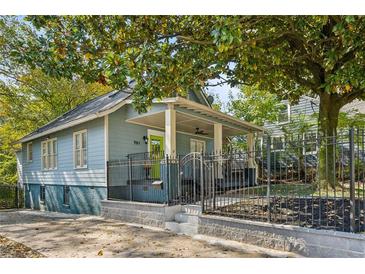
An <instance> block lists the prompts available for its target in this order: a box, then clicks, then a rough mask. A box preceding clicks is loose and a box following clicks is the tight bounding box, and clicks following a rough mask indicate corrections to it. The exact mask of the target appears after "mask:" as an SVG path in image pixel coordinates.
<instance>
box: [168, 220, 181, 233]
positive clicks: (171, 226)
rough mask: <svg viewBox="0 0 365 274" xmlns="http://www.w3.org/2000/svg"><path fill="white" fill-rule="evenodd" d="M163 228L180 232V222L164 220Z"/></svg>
mask: <svg viewBox="0 0 365 274" xmlns="http://www.w3.org/2000/svg"><path fill="white" fill-rule="evenodd" d="M165 229H167V230H170V231H172V232H175V233H180V224H179V223H177V222H165Z"/></svg>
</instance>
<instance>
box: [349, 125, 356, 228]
mask: <svg viewBox="0 0 365 274" xmlns="http://www.w3.org/2000/svg"><path fill="white" fill-rule="evenodd" d="M349 142H350V231H351V232H355V146H354V145H355V144H354V128H350V131H349Z"/></svg>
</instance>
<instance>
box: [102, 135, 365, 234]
mask: <svg viewBox="0 0 365 274" xmlns="http://www.w3.org/2000/svg"><path fill="white" fill-rule="evenodd" d="M107 166H108V199H121V200H130V201H138V202H151V203H165V204H170V205H172V204H200V205H201V206H202V209H203V212H204V213H206V214H217V215H223V216H230V217H234V218H242V219H247V220H256V221H263V222H271V223H278V224H290V225H296V226H303V227H311V228H317V229H331V230H338V231H346V232H363V231H365V211H364V210H365V131H364V130H360V129H350V130H348V131H345V132H341V133H338V134H337V135H336V136H331V137H319V136H318V134H316V133H307V134H305V135H302V136H295V137H294V136H291V137H288V138H272V137H269V136H264V137H263V138H262V140H260V141H259V142H258V143H257V144H256V146H255V150H254V151H249V152H247V151H229V152H225V153H220V154H213V155H202V154H200V153H190V154H188V155H184V156H178V157H176V158H174V159H171V158H169V157H167V156H164V155H163V154H162V153H161V154H157V155H156V153H154V154H150V153H143V154H134V155H129V157H128V158H127V159H124V160H117V161H109V162H108V165H107Z"/></svg>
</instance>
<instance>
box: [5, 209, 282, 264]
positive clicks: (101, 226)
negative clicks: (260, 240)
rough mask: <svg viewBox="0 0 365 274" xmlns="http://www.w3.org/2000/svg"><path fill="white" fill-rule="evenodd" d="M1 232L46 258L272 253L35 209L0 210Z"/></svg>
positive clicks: (226, 255) (103, 220)
mask: <svg viewBox="0 0 365 274" xmlns="http://www.w3.org/2000/svg"><path fill="white" fill-rule="evenodd" d="M0 235H1V236H4V237H6V238H8V239H9V240H13V241H16V242H18V243H21V244H24V245H25V246H27V247H29V248H31V249H32V250H34V251H35V252H39V253H40V254H42V255H44V256H46V257H79V258H80V257H181V258H183V257H185V258H186V257H188V258H192V257H202V258H207V257H221V258H223V257H230V258H232V257H236V258H237V257H251V258H252V257H270V256H272V253H271V254H270V252H262V249H255V248H247V249H246V250H245V249H240V250H238V249H237V248H227V247H223V246H221V245H212V244H209V243H208V242H206V241H202V240H194V239H192V238H190V237H188V236H183V235H176V234H173V233H170V232H167V231H164V230H161V229H153V228H143V227H141V226H138V225H130V224H124V223H121V222H118V221H113V220H106V219H103V218H101V217H97V216H88V215H71V214H62V213H54V212H40V211H31V210H13V211H0ZM0 245H1V244H0ZM274 255H275V252H274ZM278 255H280V254H279V253H278Z"/></svg>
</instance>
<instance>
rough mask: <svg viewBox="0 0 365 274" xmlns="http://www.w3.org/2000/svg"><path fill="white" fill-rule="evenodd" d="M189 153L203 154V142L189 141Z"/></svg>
mask: <svg viewBox="0 0 365 274" xmlns="http://www.w3.org/2000/svg"><path fill="white" fill-rule="evenodd" d="M190 152H200V153H205V141H202V140H197V139H190Z"/></svg>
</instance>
